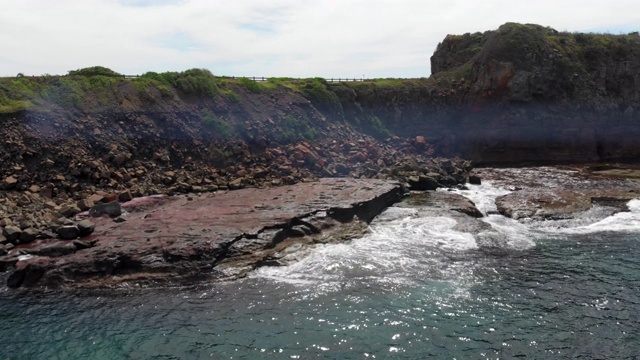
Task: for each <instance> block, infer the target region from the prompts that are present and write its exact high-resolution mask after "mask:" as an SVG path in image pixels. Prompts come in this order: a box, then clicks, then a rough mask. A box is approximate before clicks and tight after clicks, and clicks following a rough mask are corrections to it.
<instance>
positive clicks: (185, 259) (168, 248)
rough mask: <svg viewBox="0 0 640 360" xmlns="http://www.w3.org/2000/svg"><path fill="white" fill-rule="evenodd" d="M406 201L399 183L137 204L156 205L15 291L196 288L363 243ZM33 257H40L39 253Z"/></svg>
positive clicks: (23, 270)
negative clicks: (330, 245)
mask: <svg viewBox="0 0 640 360" xmlns="http://www.w3.org/2000/svg"><path fill="white" fill-rule="evenodd" d="M402 195H403V190H402V187H401V186H400V184H398V183H396V182H389V181H381V180H372V179H335V178H334V179H320V180H318V181H316V182H310V183H300V184H297V185H294V186H288V187H274V188H270V189H244V190H237V191H231V192H227V193H215V194H205V195H203V196H200V197H197V198H192V200H191V201H189V200H187V198H185V197H177V198H149V199H148V200H146V199H141V200H136V201H138V202H139V203H141V204H146V205H143V206H140V205H139V206H138V207H133V206H132V207H131V209H130V212H129V214H128V215H127V221H126V222H123V223H119V224H118V223H114V222H113V221H111V220H110V219H108V218H106V217H103V218H96V219H95V223H96V225H97V226H96V228H95V231H94V233H93V234H91V235H89V236H88V237H86V238H85V239H86V240H85V241H88V242H91V241H95V243H94V245H93V246H92V247H88V248H84V247H83V248H82V250H79V251H71V250H72V249H71V247H70V246H69V249H66V248H64V249H62V250H63V251H58V250H55V251H53V250H52V254H53V255H59V256H57V257H50V256H49V257H47V256H44V255H40V256H36V257H34V258H31V259H25V260H22V261H20V262H19V266H16V268H15V270H14V271H13V273H12V274H11V275H10V279H11V281H10V283H8V285H10V286H13V287H17V286H33V285H34V284H35V285H42V286H66V287H76V286H92V287H95V286H99V287H100V286H108V285H111V284H117V283H119V282H122V281H129V280H133V281H139V280H144V281H153V282H159V283H162V282H173V281H179V280H181V279H182V280H189V279H193V277H194V276H199V277H202V276H203V274H205V273H206V274H211V275H212V276H216V274H218V276H220V275H221V274H222V273H217V272H211V270H212V269H213V268H215V267H217V266H223V265H224V266H225V267H228V266H231V267H233V268H236V266H241V267H242V269H250V268H252V267H254V266H257V264H260V263H262V262H263V261H264V259H266V258H268V257H273V256H277V255H276V254H278V253H279V252H280V251H282V250H283V249H284V248H286V247H287V246H289V245H292V244H294V243H300V244H306V245H305V246H311V244H313V243H314V241H328V240H331V239H340V238H348V237H349V235H348V234H352V235H350V236H358V235H357V234H362V231H364V229H365V228H366V223H367V222H369V221H370V220H371V219H372V218H373V217H374V216H375V215H377V214H378V213H380V212H381V211H382V210H383V209H384V208H385V207H387V206H389V205H391V204H392V203H394V202H396V201H399V200H400V199H401V198H402ZM358 224H364V227H363V226H362V225H358ZM356 225H358V226H356ZM71 227H73V228H74V229H76V230H77V229H78V228H77V226H71ZM321 229H323V230H322V231H321ZM331 229H333V230H335V231H337V232H336V235H335V236H329V235H328V234H331V232H330V231H333V230H331ZM346 229H352V231H347V230H346ZM357 229H359V230H358V231H356V230H357ZM301 234H302V235H304V236H300V235H301ZM338 234H341V235H343V236H342V237H341V236H338ZM43 244H45V243H43ZM46 244H48V245H47V246H52V245H51V244H52V243H46ZM70 244H73V243H70ZM42 246H44V245H42ZM55 249H58V247H56V248H55ZM76 249H79V248H76ZM30 251H31V253H37V252H38V246H37V245H36V246H32V248H31V250H30ZM46 252H47V251H44V253H46ZM42 253H43V252H41V253H40V254H42ZM12 256H13V257H12ZM15 256H17V255H11V254H8V255H4V256H2V257H0V261H1V262H2V263H11V262H12V261H13V262H14V263H15V262H16V260H17V258H16V257H15ZM43 259H44V260H43ZM29 274H31V275H29ZM241 275H242V274H241V273H240V272H238V273H237V275H236V276H241ZM27 279H29V280H28V281H27ZM145 279H146V280H145Z"/></svg>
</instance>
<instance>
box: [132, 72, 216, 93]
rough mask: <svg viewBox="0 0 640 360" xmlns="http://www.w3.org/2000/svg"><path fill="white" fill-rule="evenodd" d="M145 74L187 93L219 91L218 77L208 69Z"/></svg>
mask: <svg viewBox="0 0 640 360" xmlns="http://www.w3.org/2000/svg"><path fill="white" fill-rule="evenodd" d="M144 76H148V77H152V78H155V79H158V80H160V81H163V82H165V83H167V84H169V85H171V86H173V87H174V88H176V89H177V90H178V91H180V92H182V93H183V94H186V95H196V96H214V95H216V94H217V93H218V86H217V84H216V78H215V76H213V74H212V73H211V72H210V71H209V70H206V69H189V70H186V71H183V72H165V73H161V74H156V73H146V74H145V75H143V77H144Z"/></svg>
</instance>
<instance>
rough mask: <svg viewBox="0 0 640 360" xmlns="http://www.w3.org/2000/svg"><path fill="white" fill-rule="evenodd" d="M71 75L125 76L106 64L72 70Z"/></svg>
mask: <svg viewBox="0 0 640 360" xmlns="http://www.w3.org/2000/svg"><path fill="white" fill-rule="evenodd" d="M69 75H79V76H119V77H120V76H123V75H122V74H120V73H117V72H115V71H113V70H111V69H109V68H106V67H104V66H92V67H88V68H83V69H78V70H70V71H69Z"/></svg>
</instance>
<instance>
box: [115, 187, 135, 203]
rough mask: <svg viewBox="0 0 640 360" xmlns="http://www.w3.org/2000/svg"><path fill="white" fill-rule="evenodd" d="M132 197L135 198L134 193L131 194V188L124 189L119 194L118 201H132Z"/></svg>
mask: <svg viewBox="0 0 640 360" xmlns="http://www.w3.org/2000/svg"><path fill="white" fill-rule="evenodd" d="M132 199H133V195H131V191H129V190H124V191H122V192H120V194H118V201H120V202H127V201H131V200H132Z"/></svg>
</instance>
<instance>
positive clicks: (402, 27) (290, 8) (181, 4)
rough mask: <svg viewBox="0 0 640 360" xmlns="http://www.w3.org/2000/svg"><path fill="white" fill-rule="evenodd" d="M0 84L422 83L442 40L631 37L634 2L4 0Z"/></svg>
mask: <svg viewBox="0 0 640 360" xmlns="http://www.w3.org/2000/svg"><path fill="white" fill-rule="evenodd" d="M0 8H2V12H0V43H1V44H3V49H2V54H1V55H0V75H2V76H7V75H8V76H11V75H15V74H16V73H18V72H23V73H25V74H36V75H37V74H43V73H51V74H64V73H66V72H67V71H68V70H72V69H77V68H81V67H87V66H93V65H102V66H107V67H110V68H112V69H114V70H116V71H119V72H123V73H127V74H135V73H142V72H145V71H167V70H185V69H188V68H192V67H204V68H208V69H210V70H211V71H212V72H213V73H215V74H220V75H239V76H243V75H244V76H293V77H310V76H324V77H347V76H348V77H361V76H363V75H365V76H367V77H387V76H389V77H419V76H428V74H429V71H430V64H429V57H430V56H431V55H432V53H433V51H434V50H435V47H436V45H437V43H438V42H440V41H441V40H442V39H443V38H444V36H445V35H446V34H461V33H465V32H475V31H485V30H491V29H495V28H497V27H498V26H499V25H501V24H503V23H505V22H507V21H515V22H524V23H537V24H541V25H545V26H551V27H554V28H556V29H557V30H568V31H595V30H597V31H607V30H608V31H610V32H613V33H617V32H619V31H632V30H638V28H637V27H636V26H637V25H636V24H640V3H638V2H637V1H609V2H603V1H586V0H583V1H573V0H570V1H562V2H561V1H550V0H539V1H535V2H534V1H529V2H521V1H507V0H487V1H482V2H478V1H466V0H457V1H456V0H448V1H444V0H436V1H417V0H405V1H402V0H396V1H391V0H368V1H360V0H350V1H348V0H342V1H337V0H323V1H312V0H271V1H268V2H267V1H262V0H234V1H221V0H215V1H208V0H183V1H178V0H162V1H151V0H84V1H77V0H57V1H50V0H21V1H13V0H0Z"/></svg>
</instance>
